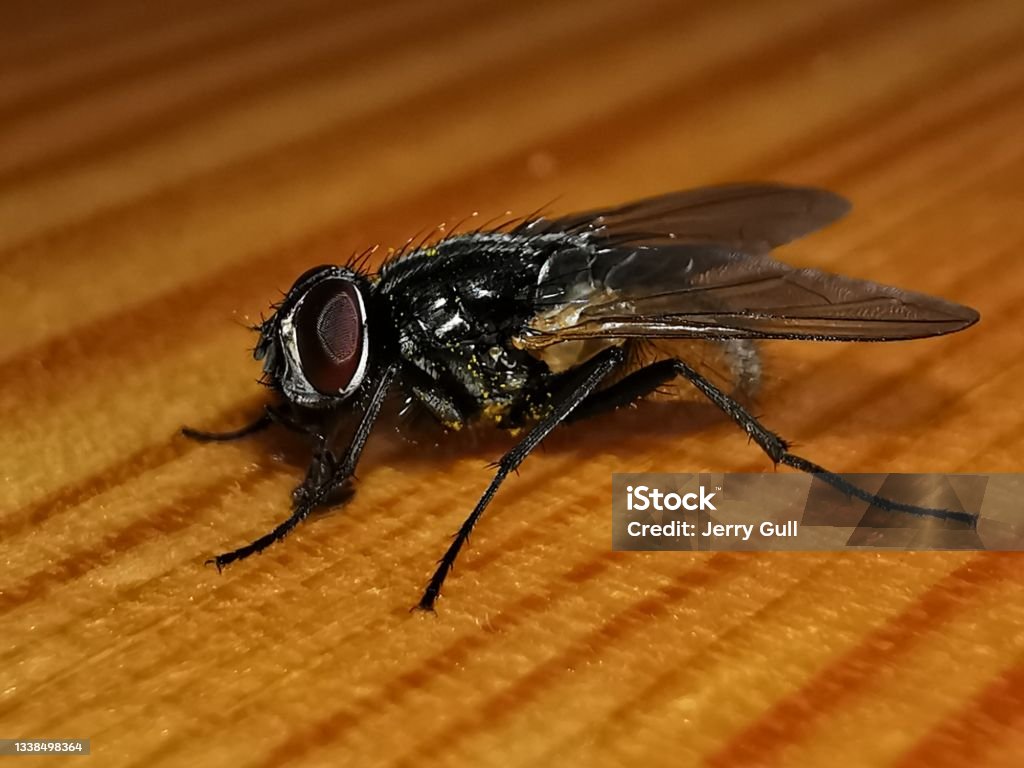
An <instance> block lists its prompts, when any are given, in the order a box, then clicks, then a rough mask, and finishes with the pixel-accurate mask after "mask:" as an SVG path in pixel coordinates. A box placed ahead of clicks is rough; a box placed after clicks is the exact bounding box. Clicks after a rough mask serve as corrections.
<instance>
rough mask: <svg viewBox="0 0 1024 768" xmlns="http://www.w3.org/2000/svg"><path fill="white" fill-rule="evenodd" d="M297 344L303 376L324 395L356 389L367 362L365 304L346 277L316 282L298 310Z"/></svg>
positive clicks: (335, 395) (296, 312) (296, 322)
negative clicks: (344, 278)
mask: <svg viewBox="0 0 1024 768" xmlns="http://www.w3.org/2000/svg"><path fill="white" fill-rule="evenodd" d="M294 324H295V343H296V347H297V350H298V356H299V363H300V366H301V368H302V375H303V376H304V377H305V378H306V381H308V382H309V384H310V386H312V387H313V389H315V390H316V391H317V392H319V393H320V394H322V395H328V396H334V397H337V396H338V395H343V394H346V393H348V392H349V391H351V390H352V389H355V388H356V387H357V386H358V385H359V382H360V380H361V379H362V377H363V369H364V368H365V365H366V350H365V344H366V339H365V338H364V327H365V324H364V316H363V303H362V298H361V297H360V295H359V289H358V288H356V286H355V285H353V284H352V283H350V282H349V281H347V280H324V281H322V282H320V283H318V284H317V285H314V286H313V287H312V288H310V289H309V291H308V292H307V293H306V295H305V296H304V297H303V299H302V302H301V303H300V304H299V306H298V307H297V308H296V310H295V318H294Z"/></svg>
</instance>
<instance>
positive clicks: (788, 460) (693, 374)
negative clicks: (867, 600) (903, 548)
mask: <svg viewBox="0 0 1024 768" xmlns="http://www.w3.org/2000/svg"><path fill="white" fill-rule="evenodd" d="M659 364H671V366H672V367H673V368H674V370H675V372H676V373H678V374H679V375H680V376H682V377H683V378H685V379H686V380H687V381H689V382H690V383H691V384H693V386H694V387H696V388H697V389H698V390H699V391H700V393H701V394H702V395H704V396H705V397H706V398H707V399H708V400H710V401H711V402H712V403H714V404H715V405H716V406H717V407H718V408H719V409H721V410H722V412H723V413H725V415H726V416H728V417H729V418H730V419H732V420H733V421H734V422H735V423H736V424H737V425H738V426H739V427H740V428H741V429H742V430H743V431H744V432H746V433H747V434H748V435H750V438H751V439H752V440H753V441H754V442H755V443H757V445H758V446H759V447H760V448H761V450H762V451H764V452H765V453H766V454H767V455H768V458H770V459H771V460H772V461H773V462H775V463H776V464H785V465H786V466H788V467H793V469H798V470H800V471H801V472H807V473H808V474H811V475H814V476H815V477H817V478H819V479H821V480H823V481H824V482H826V483H828V484H829V485H831V486H832V487H833V488H836V489H837V490H840V491H842V492H843V493H845V494H847V495H849V496H853V497H855V498H858V499H862V500H863V501H866V502H868V503H869V504H872V505H873V506H876V507H878V508H879V509H884V510H887V511H890V512H906V513H909V514H911V515H918V516H923V517H935V518H938V519H939V520H956V521H958V522H962V523H967V524H968V525H970V526H971V527H972V528H973V527H974V526H975V525H976V524H977V518H976V517H975V516H974V515H971V514H968V513H966V512H955V511H953V510H950V509H933V508H931V507H918V506H915V505H913V504H904V503H902V502H899V501H894V500H892V499H887V498H885V497H884V496H876V495H875V494H873V493H868V492H867V491H865V490H864V489H863V488H858V487H857V486H855V485H853V484H851V483H849V482H847V481H846V480H844V479H843V478H842V477H840V476H839V475H837V474H835V473H834V472H830V471H828V470H827V469H825V468H824V467H821V466H819V465H818V464H815V463H814V462H812V461H808V460H807V459H805V458H803V457H801V456H797V455H796V454H793V453H790V452H789V443H787V442H786V441H785V440H783V439H782V438H781V437H779V436H778V435H777V434H775V433H774V432H772V431H771V430H769V429H768V428H767V427H765V426H764V425H763V424H761V422H760V421H758V420H757V418H756V417H755V416H754V415H753V414H751V413H750V412H749V411H748V410H747V409H746V408H744V407H743V406H742V405H741V404H740V403H738V402H737V401H736V400H734V399H733V398H731V397H730V396H729V395H727V394H726V393H725V392H723V391H722V390H721V389H719V388H718V387H716V386H715V385H714V384H712V383H711V382H710V381H708V380H707V379H706V378H704V377H703V376H701V375H700V374H699V373H697V371H695V370H694V369H693V368H691V367H690V366H688V365H687V364H686V363H684V362H683V361H682V360H664V361H660V363H655V364H654V365H659ZM654 365H652V366H648V368H645V369H641V370H640V371H638V372H637V373H643V371H645V370H649V369H650V368H653V367H654ZM634 375H636V374H634Z"/></svg>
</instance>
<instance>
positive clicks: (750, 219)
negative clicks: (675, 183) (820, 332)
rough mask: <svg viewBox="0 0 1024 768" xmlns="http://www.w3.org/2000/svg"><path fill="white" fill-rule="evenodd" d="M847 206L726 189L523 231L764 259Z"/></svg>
mask: <svg viewBox="0 0 1024 768" xmlns="http://www.w3.org/2000/svg"><path fill="white" fill-rule="evenodd" d="M849 209H850V204H849V203H848V202H847V201H846V200H844V199H843V198H842V197H840V196H839V195H836V194H834V193H832V192H828V191H826V190H824V189H815V188H813V187H794V186H787V185H783V184H767V183H753V184H728V185H723V186H715V187H701V188H699V189H691V190H684V191H682V192H671V193H669V194H667V195H660V196H658V197H651V198H647V199H645V200H639V201H637V202H633V203H628V204H626V205H622V206H618V207H612V208H604V209H600V210H593V211H587V212H584V213H577V214H573V215H570V216H565V217H562V218H558V219H550V220H549V219H538V220H534V221H532V222H528V223H527V224H524V225H523V227H522V228H523V229H527V230H530V231H534V232H577V233H582V232H593V233H595V234H596V235H598V236H599V237H601V238H603V239H604V240H605V241H606V242H607V243H608V244H609V245H616V244H624V243H647V244H669V243H717V244H720V245H725V246H728V247H729V248H732V249H734V250H737V251H743V252H745V253H754V254H757V253H767V252H768V251H770V250H771V249H772V248H775V247H777V246H779V245H782V244H784V243H788V242H790V241H792V240H795V239H797V238H798V237H802V236H803V235H806V234H808V233H810V232H813V231H815V230H816V229H820V228H821V227H824V226H825V225H826V224H830V223H831V222H833V221H835V220H836V219H838V218H840V217H841V216H843V215H844V214H845V213H846V212H847V211H848V210H849Z"/></svg>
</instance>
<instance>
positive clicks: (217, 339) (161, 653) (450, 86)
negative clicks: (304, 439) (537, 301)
mask: <svg viewBox="0 0 1024 768" xmlns="http://www.w3.org/2000/svg"><path fill="white" fill-rule="evenodd" d="M73 5H75V4H72V3H49V4H45V5H42V4H37V3H30V2H27V1H21V0H16V1H14V2H12V1H11V0H8V2H5V3H4V4H3V5H2V6H0V30H2V31H0V35H2V39H3V45H2V46H0V259H2V261H0V263H2V274H0V307H3V309H2V312H3V334H2V335H0V367H2V373H0V381H2V382H3V384H2V385H0V411H2V423H3V426H4V429H3V437H4V439H3V441H2V443H0V464H2V472H3V486H2V499H0V501H2V516H0V563H2V567H3V572H2V576H0V612H2V614H3V618H2V625H0V626H2V633H0V638H2V640H0V653H2V665H0V669H2V677H0V736H6V737H90V738H91V739H92V749H93V758H92V759H91V764H95V765H103V766H122V765H138V766H170V765H194V766H207V765H208V766H224V765H235V766H274V765H296V766H313V765H327V766H334V765H358V766H372V765H403V766H406V765H408V766H420V765H435V764H448V765H458V766H482V765H495V766H532V765H545V766H546V765H555V766H560V765H584V764H586V765H596V766H614V765H635V764H643V765H665V766H669V765H672V766H677V765H689V764H707V765H711V766H731V765H744V764H746V765H750V764H757V765H765V766H774V765H799V766H817V765H836V766H874V765H899V766H905V767H907V766H929V767H931V766H947V765H948V766H961V765H983V766H997V765H1005V766H1011V765H1019V764H1021V759H1022V756H1024V737H1022V735H1021V734H1022V733H1024V727H1022V726H1024V694H1022V691H1024V579H1022V578H1021V577H1022V576H1024V561H1022V560H1021V558H1019V557H1016V556H1013V555H1003V556H1000V555H989V554H977V553H967V552H963V553H940V554H935V553H932V554H899V553H893V554H853V553H851V554H814V555H769V554H765V555H757V556H738V555H715V556H711V555H690V554H682V553H674V554H628V553H612V552H610V551H609V506H610V504H609V497H610V473H611V472H613V471H617V470H634V471H641V470H654V469H658V470H666V471H671V470H716V471H721V470H737V471H762V470H763V471H770V469H771V468H770V465H769V463H768V461H767V460H766V459H765V458H764V457H763V456H762V455H761V454H760V453H759V452H758V451H757V450H756V448H754V447H752V446H749V445H747V443H746V440H745V439H744V437H743V435H741V434H740V433H738V432H737V431H736V429H735V428H734V427H733V426H732V425H730V424H728V423H726V422H725V421H723V420H722V419H721V418H718V417H716V416H714V415H711V414H709V413H708V412H706V411H705V410H702V409H699V408H694V407H693V406H688V405H686V404H682V405H678V406H673V405H663V404H653V405H650V407H647V408H642V409H639V410H637V411H634V412H630V413H623V414H616V415H613V416H611V417H608V418H603V419H600V420H597V421H594V422H592V423H588V424H581V425H578V426H574V427H572V428H569V429H566V430H565V431H564V432H563V433H561V434H559V435H556V436H553V437H552V439H551V440H550V441H548V443H547V444H546V445H545V449H546V450H544V451H542V452H540V453H539V454H538V455H536V456H535V457H533V458H531V459H530V460H529V462H528V463H527V464H526V465H525V466H524V467H523V470H522V472H521V475H520V476H519V477H518V478H515V479H513V480H512V481H511V482H510V483H509V484H508V486H506V488H505V489H504V490H503V491H502V493H501V494H500V496H499V498H498V501H497V502H496V503H495V504H494V506H493V507H492V508H491V510H490V512H489V513H488V515H487V516H486V517H485V519H484V520H483V522H482V523H481V525H480V526H479V528H478V529H477V533H476V535H475V536H474V538H473V541H472V543H471V546H470V548H469V549H468V550H467V551H466V552H465V554H464V555H463V557H462V559H461V560H460V562H459V565H458V567H457V569H456V571H455V574H454V576H453V577H452V578H451V579H450V580H449V583H448V586H447V591H446V593H445V596H444V598H443V599H442V601H441V602H440V604H439V609H440V611H439V614H438V615H437V616H436V617H432V616H425V615H419V614H411V613H409V611H408V608H409V606H410V605H411V604H412V603H413V602H414V601H415V600H416V598H417V597H418V595H419V592H420V590H421V588H422V587H423V585H424V583H425V580H426V578H427V577H428V576H429V574H430V572H431V571H432V569H433V565H434V561H435V560H436V558H437V557H439V556H440V554H441V552H442V551H443V548H444V547H445V546H446V544H447V541H448V536H449V535H450V534H451V533H453V532H454V530H455V529H456V527H457V526H458V525H459V523H460V522H461V521H462V519H463V516H464V514H465V513H466V512H467V511H468V509H469V508H470V507H471V505H472V504H473V502H474V501H475V499H476V497H477V495H478V494H479V493H480V492H481V490H482V489H483V487H484V486H485V485H486V482H487V479H488V474H487V471H486V469H485V467H484V465H485V463H486V462H488V461H490V460H493V459H494V458H496V456H497V455H499V454H500V452H501V450H502V449H503V448H505V447H507V445H508V442H507V441H506V440H505V439H503V438H502V437H501V436H497V437H495V436H493V435H488V434H484V435H480V436H478V437H477V438H476V439H475V440H474V439H461V438H458V439H453V440H451V441H446V442H444V443H443V444H442V445H441V446H440V447H439V448H437V449H436V450H435V449H432V448H431V447H430V445H429V444H427V443H420V444H419V445H411V444H408V443H406V442H403V441H402V440H401V439H399V438H398V437H397V436H396V435H395V434H394V431H393V430H382V431H381V432H380V433H378V434H377V435H375V438H374V440H373V442H372V445H371V447H370V449H369V451H368V454H367V455H366V458H365V462H364V464H363V465H362V467H361V470H360V473H359V474H360V485H359V493H358V495H357V497H356V499H355V500H354V501H353V503H351V504H350V506H348V507H347V508H346V509H345V510H344V511H343V512H337V513H333V514H327V515H324V516H321V517H319V518H318V519H316V520H314V521H312V522H310V523H308V524H306V525H303V526H302V527H301V529H300V530H299V531H297V532H296V533H295V534H294V535H293V536H292V537H291V538H290V539H289V540H288V541H287V542H286V543H284V544H283V545H280V546H276V547H274V548H273V549H272V550H271V551H269V552H268V553H267V554H265V555H264V556H262V557H259V558H256V559H253V560H252V561H249V562H245V563H243V564H240V565H238V566H237V567H234V568H232V569H230V570H228V571H227V572H226V573H225V574H224V575H221V576H218V574H217V573H216V571H214V570H212V569H210V568H204V567H203V565H202V562H203V559H204V558H205V557H207V556H209V555H211V554H213V553H216V552H219V551H222V550H223V549H224V548H227V547H232V546H237V545H239V544H241V543H244V542H246V541H248V540H249V539H250V538H252V537H253V536H255V535H258V534H260V533H262V532H264V531H265V530H267V529H268V528H269V527H271V526H272V525H274V524H275V522H277V521H279V520H280V519H282V516H283V515H284V514H286V512H287V509H288V494H289V491H290V489H291V488H292V486H293V485H294V484H295V483H296V482H297V480H298V479H299V477H300V476H301V473H302V459H303V455H302V450H301V446H298V445H296V443H295V442H294V441H293V440H291V438H289V437H288V436H286V435H282V434H279V433H276V432H275V433H270V434H267V435H264V436H260V437H258V438H254V439H252V440H250V441H247V442H244V443H238V444H235V445H230V446H198V445H195V444H192V443H189V442H187V441H185V440H184V439H182V438H180V437H179V436H178V435H177V434H176V430H177V428H178V427H179V425H181V424H183V423H190V424H194V425H199V426H205V427H208V428H214V427H228V426H231V425H237V424H240V423H242V422H243V421H244V420H245V419H246V417H247V416H250V415H252V414H254V413H255V412H257V411H258V409H259V407H260V405H261V403H262V402H263V401H264V399H265V397H266V396H267V393H266V391H265V390H263V389H262V388H260V387H258V386H257V385H256V384H255V383H254V379H255V378H256V376H257V375H258V367H257V365H256V364H255V363H253V361H252V360H251V359H250V358H249V356H248V352H247V348H248V347H249V346H250V345H251V344H252V342H253V338H252V337H251V335H250V334H249V332H248V331H247V330H245V329H244V328H243V327H242V324H243V323H245V322H249V321H252V320H254V319H255V318H257V317H258V315H259V313H260V311H261V310H264V309H265V308H266V307H267V306H268V304H269V303H270V302H271V301H272V300H274V299H275V298H276V297H277V296H278V293H277V291H278V290H281V289H286V288H287V287H288V286H289V285H290V283H291V280H292V279H293V278H294V277H295V276H296V275H297V274H298V273H299V272H300V271H302V270H303V269H304V268H306V267H307V266H310V265H313V264H316V263H321V262H324V261H341V260H344V259H345V258H347V257H348V256H349V255H350V254H351V253H352V252H353V251H357V250H362V249H363V248H364V247H366V246H367V245H369V244H372V243H377V242H379V243H382V244H384V245H396V246H397V245H400V244H401V243H402V242H403V241H404V240H405V239H406V238H408V237H410V236H412V235H414V234H416V233H417V232H420V231H424V230H427V229H429V228H431V227H434V226H436V225H437V224H438V223H439V222H442V221H448V222H452V221H454V220H456V219H459V218H462V217H463V216H465V215H467V214H470V213H472V212H473V211H479V212H480V213H481V215H482V216H491V215H496V214H501V213H502V212H503V211H505V210H511V211H513V212H515V213H527V212H529V211H531V210H534V209H536V208H538V207H540V206H543V205H549V208H551V209H553V210H556V211H561V212H568V211H570V210H573V209H577V208H581V207H584V206H590V205H594V204H600V203H610V202H617V201H623V200H626V199H629V198H632V197H637V196H640V195H645V194H651V193H656V192H661V191H666V190H669V189H675V188H680V187H686V186H692V185H697V184H701V183H709V182H717V181H726V180H746V179H775V180H782V181H791V182H806V183H815V184H821V185H824V186H827V187H829V188H832V189H835V190H837V191H839V192H841V193H843V194H845V195H847V196H848V197H850V198H851V199H852V200H853V201H854V202H855V209H854V212H853V214H852V215H851V216H850V217H849V218H848V219H847V220H846V221H844V222H842V223H841V224H840V225H838V226H836V227H834V228H832V229H830V230H828V231H826V232H824V233H822V234H820V235H815V236H814V237H813V238H810V239H808V240H807V241H805V242H802V243H800V244H798V245H795V246H792V247H790V248H789V249H787V250H786V252H785V254H784V255H785V257H786V258H787V259H789V260H790V261H792V262H793V263H798V264H807V265H814V266H817V267H821V268H824V269H830V270H835V271H842V272H845V273H847V274H850V275H854V276H857V277H868V278H872V279H876V280H880V281H884V282H891V283H895V284H898V285H903V286H907V287H913V288H916V289H918V290H922V291H927V292H931V293H936V294H939V295H942V296H945V297H947V298H950V299H953V300H956V301H960V302H963V303H966V304H970V305H972V306H975V307H977V308H978V309H979V310H980V311H981V314H982V321H981V323H980V325H978V326H977V327H975V328H974V329H971V330H970V331H968V332H965V333H961V334H957V335H955V336H951V337H946V338H940V339H931V340H926V341H920V342H912V343H906V344H900V345H862V346H857V345H830V344H819V345H815V344H803V343H776V344H772V345H769V346H768V347H766V359H767V366H768V368H767V370H768V377H767V382H766V386H765V387H764V390H763V392H762V394H761V397H760V400H759V404H758V410H759V413H761V414H762V415H764V417H765V419H766V421H767V422H768V423H769V425H771V426H773V427H775V428H776V429H778V430H779V431H780V432H781V433H782V434H784V435H786V436H787V437H789V438H791V439H793V440H795V441H796V442H797V444H798V445H799V446H800V448H801V450H802V452H803V453H804V454H806V455H807V456H809V457H811V458H813V459H814V460H816V461H819V462H821V463H822V464H824V465H826V466H828V467H830V468H832V469H836V470H840V471H954V472H960V471H972V472H974V471H977V472H1019V471H1022V470H1024V437H1022V434H1024V433H1022V423H1021V422H1022V419H1021V415H1022V405H1021V384H1020V382H1021V379H1022V378H1024V354H1022V352H1024V340H1022V339H1024V335H1022V327H1024V302H1022V301H1021V298H1022V297H1021V293H1022V291H1021V287H1022V286H1024V216H1022V210H1024V208H1022V203H1024V140H1022V132H1021V127H1022V125H1024V4H1022V3H1021V2H1020V0H978V1H977V2H931V1H909V2H896V3H894V2H889V1H888V0H885V1H878V2H863V1H862V0H828V2H809V1H808V2H793V1H789V0H778V1H777V2H771V3H761V2H755V0H737V1H733V0H729V1H728V2H720V3H706V4H700V3H676V2H659V1H658V0H633V1H632V2H629V3H623V2H619V0H589V2H582V1H581V2H563V3H548V2H540V1H532V0H531V1H527V2H520V3H515V4H506V3H500V2H490V3H486V4H477V3H470V2H467V1H465V0H441V2H437V3H420V2H415V1H414V0H386V1H385V2H383V3H371V2H363V1H362V0H360V1H359V2H352V3H346V4H340V3H332V2H326V1H325V0H297V1H296V2H292V3H284V2H275V1H273V0H251V1H250V2H241V1H240V0H215V2H199V0H182V1H181V2H178V3H174V4H165V5H161V6H157V7H148V6H144V5H143V4H141V3H133V2H127V0H98V1H97V2H93V3H89V6H90V8H91V10H90V11H89V13H88V14H87V15H83V14H82V13H80V12H78V13H72V12H71V11H69V10H68V9H69V8H70V7H72V6H73ZM79 5H84V4H79ZM553 200H554V201H556V202H554V203H551V201H553ZM780 471H782V470H780ZM71 762H75V761H71ZM82 762H83V763H84V762H85V761H84V760H82ZM44 763H46V764H54V765H56V764H58V763H59V764H64V762H63V761H59V760H49V761H46V760H42V759H40V760H34V759H26V760H25V761H24V764H25V765H26V766H27V765H33V764H44ZM18 764H19V765H21V764H22V763H21V762H19V763H18ZM76 764H77V763H76Z"/></svg>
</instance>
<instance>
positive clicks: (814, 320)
mask: <svg viewBox="0 0 1024 768" xmlns="http://www.w3.org/2000/svg"><path fill="white" fill-rule="evenodd" d="M537 310H538V311H537V314H536V315H535V316H534V317H533V319H532V320H531V321H530V322H529V323H528V324H527V327H526V328H525V329H524V331H523V333H522V334H521V335H520V337H519V338H517V341H516V343H517V344H518V345H520V346H522V347H523V348H535V349H539V348H543V347H546V346H549V345H550V344H554V343H557V342H560V341H568V340H572V339H586V338H634V337H653V338H712V339H728V338H752V339H758V338H783V339H821V340H848V341H854V340H856V341H887V340H896V339H913V338H921V337H925V336H937V335H940V334H944V333H952V332H953V331H958V330H960V329H962V328H966V327H967V326H969V325H971V324H972V323H974V322H976V321H977V319H978V313H977V312H975V311H974V310H973V309H971V308H969V307H964V306H961V305H959V304H954V303H952V302H948V301H944V300H943V299H939V298H935V297H932V296H926V295H924V294H920V293H914V292H911V291H904V290H901V289H899V288H893V287H890V286H886V285H880V284H878V283H872V282H868V281H866V280H856V279H853V278H848V277H841V276H839V275H833V274H828V273H826V272H819V271H817V270H813V269H794V268H793V267H789V266H787V265H785V264H783V263H781V262H779V261H776V260H774V259H772V258H770V257H767V256H751V255H748V254H744V253H737V252H736V251H733V250H730V249H728V248H724V247H721V246H708V245H673V246H668V247H657V246H641V247H636V248H630V249H620V248H608V249H603V250H601V251H598V252H597V253H594V252H593V251H590V250H587V249H582V248H581V249H577V250H569V251H562V252H560V253H557V254H555V255H553V256H552V257H550V258H549V259H548V261H547V262H546V263H545V265H544V267H543V269H542V271H541V275H540V280H539V285H538V293H537Z"/></svg>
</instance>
